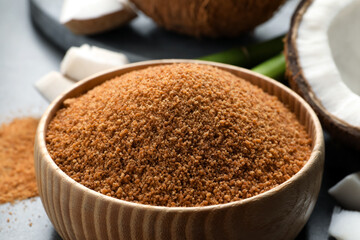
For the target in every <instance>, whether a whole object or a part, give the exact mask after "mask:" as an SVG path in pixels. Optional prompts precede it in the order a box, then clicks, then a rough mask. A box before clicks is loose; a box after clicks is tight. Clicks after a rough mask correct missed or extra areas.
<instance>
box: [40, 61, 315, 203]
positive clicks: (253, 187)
mask: <svg viewBox="0 0 360 240" xmlns="http://www.w3.org/2000/svg"><path fill="white" fill-rule="evenodd" d="M46 144H47V149H48V151H49V153H50V155H51V157H52V159H53V160H54V161H55V163H56V164H57V165H58V166H59V167H60V168H61V169H62V170H63V171H64V172H65V173H66V174H68V175H69V176H70V177H71V178H73V179H74V180H75V181H77V182H79V183H81V184H83V185H84V186H86V187H88V188H90V189H93V190H95V191H97V192H99V193H102V194H105V195H108V196H111V197H115V198H119V199H123V200H126V201H131V202H136V203H142V204H148V205H157V206H169V207H172V206H182V207H192V206H206V205H214V204H222V203H228V202H232V201H236V200H240V199H245V198H249V197H252V196H255V195H258V194H260V193H263V192H265V191H268V190H269V189H272V188H274V187H275V186H278V185H279V184H281V183H283V182H285V181H286V180H288V179H289V178H291V176H293V175H294V174H295V173H297V172H298V171H299V170H300V169H301V168H302V167H303V166H304V164H305V163H306V161H307V160H308V159H309V156H310V153H311V139H310V138H309V136H308V135H307V133H306V131H305V128H304V127H303V126H302V125H301V124H300V123H299V122H298V121H297V119H296V117H295V115H294V114H293V113H291V112H290V110H288V109H287V108H286V106H284V105H283V104H282V103H281V102H280V101H279V100H278V99H277V98H276V97H274V96H270V95H269V94H267V93H265V92H263V91H262V90H261V89H260V88H258V87H256V86H254V85H252V84H250V83H249V82H247V81H245V80H243V79H240V78H238V77H236V76H235V75H233V74H231V73H228V72H226V71H223V70H220V69H217V68H215V67H211V66H207V65H201V64H184V63H182V64H172V65H163V66H156V67H150V68H147V69H143V70H138V71H133V72H130V73H127V74H124V75H122V76H119V77H116V78H114V79H111V80H109V81H106V82H105V83H103V84H101V85H99V86H97V87H95V88H94V89H92V90H90V91H88V92H87V93H86V94H84V95H82V96H80V97H78V98H73V99H68V100H66V101H65V102H64V106H63V108H61V109H60V110H59V111H58V112H57V114H56V116H55V117H54V119H53V120H52V121H51V123H50V124H49V127H48V130H47V134H46Z"/></svg>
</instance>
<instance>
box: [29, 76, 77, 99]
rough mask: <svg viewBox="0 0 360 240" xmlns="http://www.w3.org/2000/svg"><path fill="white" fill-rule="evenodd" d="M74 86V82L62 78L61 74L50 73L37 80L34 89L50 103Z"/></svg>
mask: <svg viewBox="0 0 360 240" xmlns="http://www.w3.org/2000/svg"><path fill="white" fill-rule="evenodd" d="M74 84H75V82H74V81H71V80H70V79H68V78H66V77H64V76H63V75H61V73H59V72H55V71H52V72H50V73H48V74H46V75H45V76H43V77H42V78H41V79H40V80H38V81H37V82H36V83H35V88H36V89H37V90H38V91H39V92H40V93H41V95H43V96H44V97H45V98H46V99H47V100H48V101H50V102H51V101H53V100H54V99H55V98H57V97H58V96H59V95H60V94H61V93H63V92H64V91H66V90H68V89H70V88H71V87H72V86H73V85H74Z"/></svg>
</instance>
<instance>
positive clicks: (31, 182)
mask: <svg viewBox="0 0 360 240" xmlns="http://www.w3.org/2000/svg"><path fill="white" fill-rule="evenodd" d="M38 122H39V120H38V119H35V118H31V117H25V118H17V119H14V120H13V121H12V122H10V123H8V124H2V125H1V126H0V203H5V202H12V201H14V200H21V199H26V198H29V197H34V196H37V195H38V190H37V186H36V179H35V169H34V139H35V133H36V128H37V124H38Z"/></svg>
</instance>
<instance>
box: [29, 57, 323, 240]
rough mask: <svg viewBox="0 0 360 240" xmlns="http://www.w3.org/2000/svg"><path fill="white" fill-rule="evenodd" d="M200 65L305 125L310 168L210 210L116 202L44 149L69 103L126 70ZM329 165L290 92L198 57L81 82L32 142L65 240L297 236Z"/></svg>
mask: <svg viewBox="0 0 360 240" xmlns="http://www.w3.org/2000/svg"><path fill="white" fill-rule="evenodd" d="M173 62H196V63H201V64H210V65H214V66H217V67H219V68H221V69H224V70H226V71H229V72H232V73H234V74H235V75H238V76H239V77H242V78H244V79H246V80H248V81H250V82H252V83H253V84H255V85H257V86H259V87H261V88H263V89H264V90H265V91H266V92H268V93H270V94H272V95H275V96H278V98H279V99H280V101H282V102H284V103H285V104H286V105H287V106H288V107H289V108H290V109H291V110H292V111H293V112H294V113H295V114H296V116H297V117H298V119H299V120H300V122H301V123H302V124H303V125H304V126H305V127H306V129H307V132H308V133H309V134H310V136H311V138H312V140H313V146H312V147H313V151H312V154H311V156H310V159H309V161H308V162H307V164H306V165H305V166H304V167H303V168H302V169H301V170H300V171H299V172H298V173H297V174H295V175H294V176H293V177H292V178H291V179H289V180H288V181H286V182H284V183H283V184H281V185H280V186H278V187H275V188H273V189H271V190H269V191H267V192H265V193H263V194H260V195H258V196H255V197H252V198H248V199H245V200H242V201H236V202H231V203H227V204H220V205H213V206H207V207H188V208H186V207H173V208H171V207H156V206H147V205H142V204H136V203H131V202H126V201H123V200H119V199H115V198H111V197H108V196H105V195H102V194H100V193H97V192H95V191H93V190H90V189H88V188H86V187H84V186H82V185H81V184H79V183H77V182H75V181H74V180H72V179H71V178H70V177H68V176H67V175H66V174H65V173H64V172H62V171H61V170H60V169H59V168H58V167H57V166H56V164H55V163H54V162H53V160H52V159H51V157H50V155H49V154H48V152H47V150H46V144H45V131H46V129H47V126H48V123H49V121H50V120H51V119H52V118H53V117H54V114H55V113H56V111H57V110H58V109H59V108H60V107H61V106H62V102H63V101H64V99H66V98H69V97H75V96H79V95H80V94H83V93H85V92H86V91H88V90H89V89H91V88H93V87H94V86H96V85H98V84H101V83H102V82H104V81H106V80H108V79H110V78H112V77H114V76H117V75H121V74H123V73H126V72H129V71H132V70H137V69H142V68H145V67H149V66H154V65H159V64H169V63H173ZM323 163H324V141H323V133H322V129H321V126H320V123H319V121H318V119H317V117H316V114H315V113H314V112H313V110H312V109H311V108H310V107H309V105H308V104H307V103H306V102H305V101H304V100H303V99H302V98H300V97H299V96H298V95H297V94H296V93H294V92H293V91H292V90H290V89H288V88H286V87H285V86H283V85H282V84H280V83H278V82H276V81H274V80H272V79H269V78H267V77H264V76H262V75H260V74H256V73H253V72H251V71H249V70H245V69H242V68H238V67H234V66H230V65H225V64H218V63H210V62H203V61H196V60H158V61H148V62H141V63H135V64H129V65H126V66H123V67H121V68H118V69H116V70H113V71H110V72H107V73H102V74H98V75H96V76H93V77H90V78H88V79H87V80H85V81H82V82H79V83H77V84H76V85H75V86H74V88H72V89H71V90H70V91H68V92H67V93H65V94H63V95H62V96H59V97H58V98H57V99H56V100H55V101H54V102H52V103H51V104H50V106H49V108H48V109H47V111H46V112H45V114H44V115H43V117H42V119H41V121H40V124H39V127H38V131H37V135H36V142H35V169H36V175H37V183H38V187H39V192H40V197H41V200H42V202H43V205H44V208H45V210H46V212H47V214H48V216H49V218H50V220H51V221H52V223H53V225H54V227H55V229H56V230H57V231H58V233H59V234H60V235H61V236H62V237H63V238H64V239H246V240H248V239H259V240H261V239H266V240H269V239H276V240H281V239H293V238H295V237H296V235H297V234H298V233H299V232H300V230H301V229H302V228H303V226H304V225H305V223H306V221H307V220H308V218H309V217H310V214H311V212H312V210H313V208H314V205H315V202H316V200H317V196H318V193H319V189H320V184H321V178H322V172H323Z"/></svg>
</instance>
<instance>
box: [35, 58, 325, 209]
mask: <svg viewBox="0 0 360 240" xmlns="http://www.w3.org/2000/svg"><path fill="white" fill-rule="evenodd" d="M172 63H197V64H205V65H210V66H215V67H219V68H221V69H222V70H225V71H230V72H231V73H232V71H237V72H239V71H240V72H242V73H244V74H247V75H253V76H255V77H257V78H261V79H262V80H265V81H267V82H270V84H271V85H275V87H278V88H281V89H282V90H283V91H286V92H287V93H288V94H289V95H291V97H293V98H294V99H296V101H299V102H300V104H301V105H302V106H304V107H305V109H306V111H307V113H308V114H309V115H310V119H311V121H312V122H313V125H314V130H315V131H314V139H313V140H312V151H311V154H310V157H309V159H308V161H307V162H306V163H305V165H304V166H303V167H302V168H301V169H300V170H299V171H298V172H297V173H296V174H294V175H293V176H291V177H290V179H288V180H286V181H285V182H283V183H281V184H279V185H278V186H276V187H274V188H271V189H270V190H267V191H265V192H263V193H260V194H258V195H255V196H252V197H249V198H245V199H241V200H237V201H232V202H229V203H221V204H215V205H208V206H192V207H168V206H155V205H147V204H142V203H136V202H130V201H125V200H121V199H118V198H115V197H110V196H107V195H104V194H102V193H99V192H97V191H95V190H92V189H90V188H87V187H85V186H84V185H82V184H81V183H79V182H77V181H75V180H73V179H72V178H71V177H69V176H68V175H67V174H66V173H65V172H63V171H62V170H61V169H60V167H59V166H58V165H57V164H56V163H55V162H54V161H53V159H52V158H51V156H50V154H49V152H48V151H47V148H46V141H45V133H46V130H47V127H48V124H49V122H50V121H51V120H52V118H53V116H54V115H55V114H51V112H52V111H53V109H56V111H57V110H58V109H59V108H60V107H61V105H62V103H63V102H64V100H65V99H67V97H68V96H67V95H68V94H69V93H71V92H72V91H74V90H75V89H77V88H79V87H81V86H83V85H85V84H86V83H88V82H90V81H93V80H94V79H96V78H98V77H101V76H104V75H111V76H112V77H114V76H119V74H116V73H117V72H118V71H121V70H125V69H129V71H127V72H130V71H133V70H135V69H134V68H136V69H140V68H141V69H143V68H146V67H151V66H155V65H163V64H172ZM139 67H140V68H139ZM122 74H124V73H122ZM107 79H110V78H107ZM244 79H245V78H244ZM245 80H247V79H245ZM247 81H248V80H247ZM100 84H101V83H100ZM100 84H96V85H94V86H98V85H100ZM94 86H93V87H94ZM93 87H92V88H93ZM92 88H89V89H87V90H86V91H85V92H87V91H89V90H90V89H92ZM260 88H261V87H260ZM263 90H264V89H263ZM264 91H265V92H266V90H264ZM268 94H269V93H268ZM80 95H81V94H80ZM273 96H275V95H273ZM56 111H55V112H56ZM51 115H52V117H51V118H50V116H51ZM35 141H36V144H38V150H39V154H41V155H42V158H41V159H42V161H46V162H47V166H49V167H51V168H52V170H53V171H54V172H55V174H60V176H61V178H62V179H63V180H64V181H65V182H67V183H68V184H70V185H72V186H73V187H75V188H77V189H79V190H81V191H85V193H84V194H90V195H92V196H93V197H95V198H96V199H101V200H102V201H103V200H105V201H109V202H110V203H113V204H121V205H126V206H129V207H136V208H138V209H139V208H145V209H152V210H165V211H167V212H184V211H185V212H186V211H208V210H213V209H218V208H219V209H221V208H229V207H230V208H231V207H235V206H238V205H244V204H246V203H249V202H253V201H259V200H261V199H263V198H267V197H270V196H273V195H274V194H276V193H278V192H280V191H284V190H285V189H287V188H289V187H291V183H292V182H296V181H297V180H298V179H300V178H301V176H302V175H304V174H305V173H306V172H308V171H310V169H311V167H312V166H313V165H315V163H316V161H323V160H321V159H319V157H321V155H322V154H323V152H324V137H323V131H322V127H321V124H320V121H319V119H318V117H317V115H316V114H315V112H314V111H313V109H312V108H311V107H310V105H309V104H308V103H307V102H306V101H305V100H304V99H303V98H301V97H300V96H299V95H298V94H297V93H295V92H294V91H293V90H291V89H290V88H288V87H286V86H285V85H283V84H281V83H279V82H277V81H276V80H274V79H271V78H269V77H266V76H264V75H262V74H259V73H256V72H253V71H251V70H248V69H245V68H241V67H237V66H233V65H229V64H223V63H216V62H210V61H203V60H191V59H162V60H147V61H141V62H136V63H130V64H125V65H123V66H120V67H116V68H113V69H110V70H108V71H103V72H99V73H96V74H94V75H91V76H89V77H87V78H85V79H84V80H82V81H79V82H77V83H76V84H74V86H72V87H71V88H70V89H69V90H67V91H65V92H64V93H62V94H61V95H59V96H58V97H57V98H56V99H55V100H53V101H52V102H51V103H50V105H49V106H48V107H47V109H46V111H45V112H44V114H43V115H42V117H41V119H40V121H39V124H38V129H37V133H36V138H35ZM39 154H38V156H39ZM35 157H37V156H35ZM35 161H37V159H35Z"/></svg>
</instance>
